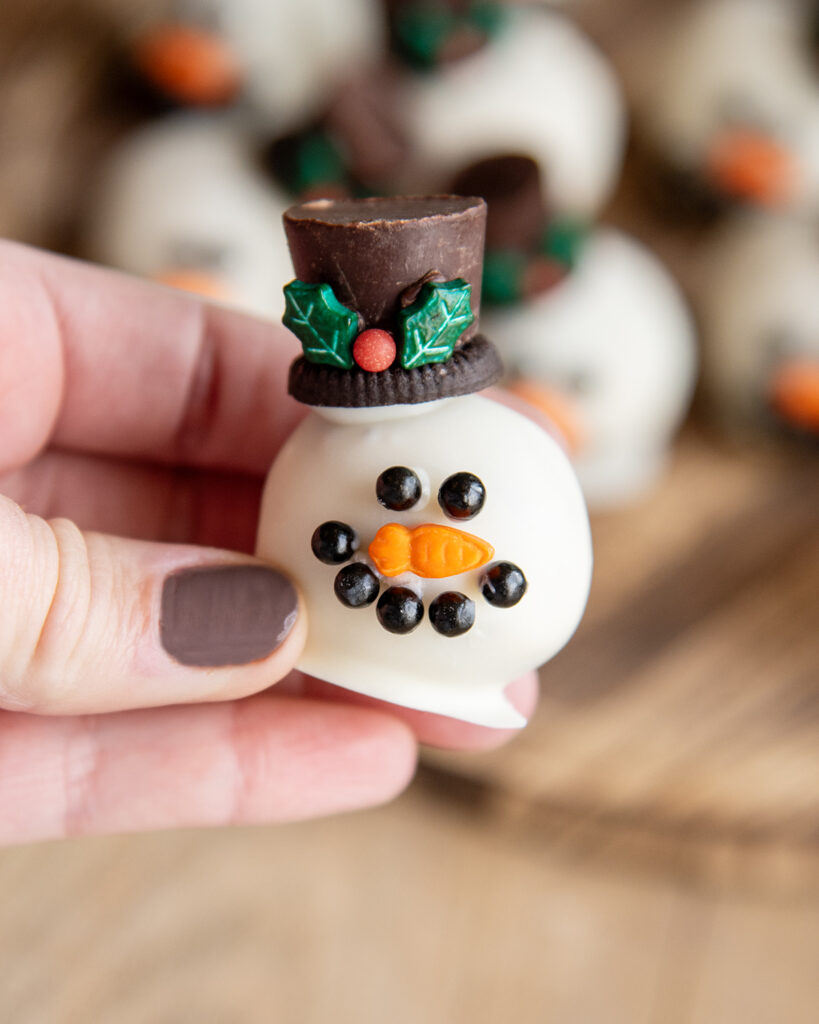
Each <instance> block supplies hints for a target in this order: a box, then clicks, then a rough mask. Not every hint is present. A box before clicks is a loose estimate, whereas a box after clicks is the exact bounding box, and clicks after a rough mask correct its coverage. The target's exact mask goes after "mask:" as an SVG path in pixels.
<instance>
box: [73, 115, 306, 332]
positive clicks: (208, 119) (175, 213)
mask: <svg viewBox="0 0 819 1024" xmlns="http://www.w3.org/2000/svg"><path fill="white" fill-rule="evenodd" d="M289 202H290V200H289V198H288V197H287V196H286V195H285V194H284V193H282V192H281V191H280V190H279V191H277V190H276V189H275V188H274V187H273V186H271V185H270V184H269V182H268V181H267V180H266V179H265V177H264V176H263V175H262V174H261V173H260V171H259V170H258V169H257V167H256V164H255V159H254V154H253V153H252V151H251V148H250V145H249V142H248V139H247V137H246V133H245V132H244V131H243V130H241V127H240V126H239V125H238V124H235V123H234V122H233V121H232V120H231V119H230V118H228V117H226V116H217V115H206V114H198V115H197V114H177V115H174V116H171V117H168V118H165V119H162V120H159V121H155V122H152V123H149V124H147V125H145V126H144V127H142V128H140V129H138V130H137V131H135V132H134V133H132V134H131V135H129V136H127V137H126V138H125V139H124V140H123V141H122V142H121V143H120V144H119V145H118V147H116V148H115V149H114V151H113V152H112V153H111V154H110V156H109V158H108V160H107V162H106V163H105V164H104V165H103V167H102V168H101V171H100V175H99V180H98V182H97V183H96V186H95V189H94V191H93V206H92V207H91V208H90V210H89V211H88V214H89V217H88V224H87V226H86V231H85V252H86V255H88V256H89V257H90V258H91V259H94V260H96V261H98V262H100V263H105V264H107V265H109V266H112V267H117V268H118V269H120V270H125V271H128V272H130V273H134V274H139V275H141V276H143V277H149V278H153V279H154V280H157V281H159V282H161V283H164V284H168V285H173V286H175V287H180V288H185V289H188V290H190V291H194V292H198V293H199V294H202V295H204V296H206V297H207V298H210V299H214V300H216V301H220V302H224V303H226V304H229V305H233V306H236V307H238V308H240V309H243V310H245V311H247V312H251V313H256V314H259V315H262V316H278V314H279V306H280V303H279V301H278V299H277V298H275V297H274V296H275V292H276V289H277V288H278V287H281V286H282V285H283V284H284V282H286V281H287V280H288V279H289V277H290V274H291V271H290V258H289V254H288V252H287V243H286V240H285V237H284V232H283V230H282V227H281V215H282V212H283V211H284V210H285V209H286V207H287V206H288V204H289Z"/></svg>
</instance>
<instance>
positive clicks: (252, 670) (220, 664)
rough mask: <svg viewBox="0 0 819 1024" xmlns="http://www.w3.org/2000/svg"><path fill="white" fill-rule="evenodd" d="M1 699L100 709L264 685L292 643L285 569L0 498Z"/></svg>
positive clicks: (19, 704) (298, 640)
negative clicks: (89, 524)
mask: <svg viewBox="0 0 819 1024" xmlns="http://www.w3.org/2000/svg"><path fill="white" fill-rule="evenodd" d="M0 604H1V605H2V608H3V609H4V611H3V615H2V617H0V708H6V709H8V710H17V711H30V712H36V713H42V714H74V713H80V712H83V713H86V712H105V711H115V710H123V709H126V708H137V707H149V706H150V707H153V706H158V705H164V704H183V703H188V702H194V701H215V700H225V699H228V698H234V697H242V696H246V695H247V694H250V693H253V692H256V691H258V690H263V689H265V688H266V687H268V686H270V685H272V684H273V683H275V682H277V681H278V680H279V679H281V678H282V677H283V676H284V675H286V674H287V673H288V672H289V671H290V670H291V669H292V668H293V666H294V664H295V662H296V659H297V658H298V656H299V654H300V653H301V649H302V647H303V645H304V638H305V633H306V622H305V616H304V614H303V609H302V606H301V602H300V599H299V596H298V593H297V591H296V589H295V587H294V586H293V584H292V583H291V581H290V580H289V579H288V578H287V577H286V576H284V575H283V574H282V573H280V572H278V571H277V570H276V569H275V568H273V567H272V566H269V565H267V564H265V563H263V562H259V561H258V560H255V559H252V558H248V557H246V556H242V555H238V554H234V553H231V552H227V551H218V550H214V549H211V548H198V547H193V546H183V545H170V544H150V543H145V542H141V541H130V540H122V539H120V538H116V537H109V536H105V535H103V534H98V533H82V532H80V530H79V529H78V528H77V527H76V526H75V525H74V524H73V523H71V522H69V521H68V520H65V519H55V520H50V521H46V520H44V519H41V518H39V517H38V516H33V515H27V514H26V513H25V512H24V511H23V510H22V509H21V508H19V506H17V505H15V504H14V502H12V501H10V500H9V499H8V498H3V497H0Z"/></svg>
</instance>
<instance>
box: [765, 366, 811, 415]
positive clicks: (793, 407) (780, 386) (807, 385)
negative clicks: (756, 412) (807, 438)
mask: <svg viewBox="0 0 819 1024" xmlns="http://www.w3.org/2000/svg"><path fill="white" fill-rule="evenodd" d="M770 400H771V404H772V405H773V407H774V409H775V410H776V411H777V412H778V413H779V415H780V416H781V417H782V418H783V419H785V420H787V421H788V422H789V423H792V424H793V425H794V426H795V427H800V428H801V429H803V430H812V431H817V432H819V361H813V360H808V359H804V360H798V359H794V360H792V361H791V362H788V363H785V365H784V366H782V367H780V369H779V370H778V372H777V373H776V375H775V376H774V378H773V380H772V381H771V384H770Z"/></svg>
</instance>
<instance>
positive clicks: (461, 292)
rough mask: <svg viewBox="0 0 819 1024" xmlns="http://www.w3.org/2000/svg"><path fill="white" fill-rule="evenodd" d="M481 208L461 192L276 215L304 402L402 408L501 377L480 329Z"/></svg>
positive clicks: (293, 380)
mask: <svg viewBox="0 0 819 1024" xmlns="http://www.w3.org/2000/svg"><path fill="white" fill-rule="evenodd" d="M485 225H486V204H485V203H484V202H483V200H481V199H476V198H464V197H459V196H432V197H408V198H407V197H399V198H391V199H386V198H375V199H361V200H331V199H319V200H314V201H312V202H306V203H301V204H298V205H297V206H293V207H291V208H290V209H289V210H288V211H287V212H286V213H285V215H284V227H285V232H286V234H287V240H288V244H289V246H290V253H291V256H292V258H293V266H294V269H295V272H296V277H297V280H296V281H294V282H292V283H291V284H289V285H287V287H286V288H285V297H286V303H287V310H286V312H285V316H284V323H285V325H286V326H287V327H289V328H290V330H292V331H293V333H294V334H296V335H297V336H298V337H299V339H300V341H301V342H302V348H303V351H304V355H303V356H302V357H301V358H299V359H297V360H296V361H295V363H294V364H293V366H292V367H291V371H290V393H291V394H292V395H293V396H294V397H295V398H297V399H298V400H299V401H302V402H306V403H307V404H309V405H317V406H335V407H347V408H362V407H368V406H386V405H407V404H415V403H419V402H429V401H434V400H435V399H439V398H448V397H453V396H455V395H465V394H471V393H473V392H475V391H480V390H482V389H483V388H486V387H488V386H489V385H490V384H493V383H494V382H495V381H496V380H498V378H499V377H500V375H501V372H502V367H501V363H500V359H499V357H498V355H497V353H496V351H495V349H494V346H492V345H491V343H490V342H488V341H487V340H486V339H485V338H482V337H481V336H480V335H479V334H478V333H477V330H478V313H479V310H480V296H481V276H482V254H483V244H484V231H485Z"/></svg>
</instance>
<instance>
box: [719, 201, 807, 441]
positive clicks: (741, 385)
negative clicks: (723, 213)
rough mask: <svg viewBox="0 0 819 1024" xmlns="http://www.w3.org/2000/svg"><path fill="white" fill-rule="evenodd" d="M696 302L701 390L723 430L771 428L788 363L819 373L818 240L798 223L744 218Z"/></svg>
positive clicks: (730, 231)
mask: <svg viewBox="0 0 819 1024" xmlns="http://www.w3.org/2000/svg"><path fill="white" fill-rule="evenodd" d="M706 268H707V272H706V274H705V275H704V279H705V286H704V288H703V293H702V296H701V301H700V312H701V317H702V324H703V340H704V369H705V385H706V391H707V394H708V397H709V399H710V403H711V408H712V410H713V411H714V412H715V414H716V416H717V418H718V419H721V420H722V421H723V422H724V424H725V425H726V426H728V427H737V426H739V427H742V426H743V425H744V426H749V425H750V426H754V425H760V424H761V423H763V422H768V424H769V425H771V424H770V419H769V416H768V412H769V410H768V404H767V399H768V394H769V390H770V386H771V383H772V381H773V378H774V375H775V374H776V373H777V371H778V369H779V368H780V367H781V366H782V365H783V364H784V363H785V362H786V361H793V362H797V361H798V362H800V363H803V364H805V365H814V366H816V367H819V301H817V299H818V298H819V238H817V233H816V228H815V226H813V225H809V224H805V223H802V222H800V221H798V220H795V219H787V218H783V217H774V216H768V215H764V214H746V215H745V216H743V217H738V218H737V219H735V220H734V221H733V222H731V223H729V224H727V225H726V226H725V227H724V228H723V230H722V232H721V234H720V235H719V237H718V238H717V239H715V241H714V243H713V245H712V247H711V249H710V251H709V253H708V258H707V263H706Z"/></svg>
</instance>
